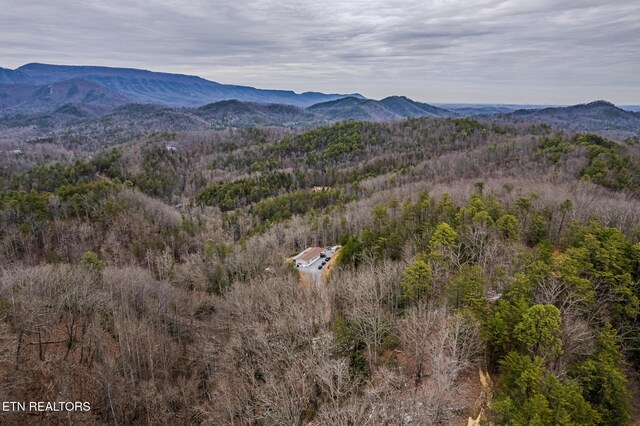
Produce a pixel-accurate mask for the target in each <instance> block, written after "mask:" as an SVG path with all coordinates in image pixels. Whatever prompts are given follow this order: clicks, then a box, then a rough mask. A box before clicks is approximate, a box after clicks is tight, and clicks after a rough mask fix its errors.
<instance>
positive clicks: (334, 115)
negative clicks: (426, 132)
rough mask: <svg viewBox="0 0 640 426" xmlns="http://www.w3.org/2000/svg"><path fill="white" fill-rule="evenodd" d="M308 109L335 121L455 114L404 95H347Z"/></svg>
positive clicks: (449, 115)
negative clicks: (378, 98)
mask: <svg viewBox="0 0 640 426" xmlns="http://www.w3.org/2000/svg"><path fill="white" fill-rule="evenodd" d="M308 111H311V112H313V113H315V114H318V115H321V116H324V117H327V118H328V119H331V120H336V121H341V120H367V121H388V120H399V119H402V118H410V117H452V116H456V115H457V114H455V113H453V112H451V111H448V110H445V109H442V108H438V107H435V106H433V105H429V104H424V103H420V102H415V101H412V100H411V99H409V98H406V97H404V96H390V97H388V98H385V99H382V100H380V101H375V100H372V99H359V98H354V97H349V98H343V99H338V100H335V101H329V102H323V103H319V104H316V105H312V106H311V107H309V108H308Z"/></svg>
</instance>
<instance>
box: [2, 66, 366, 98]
mask: <svg viewBox="0 0 640 426" xmlns="http://www.w3.org/2000/svg"><path fill="white" fill-rule="evenodd" d="M74 79H83V80H86V81H89V82H92V83H95V84H99V85H101V86H103V88H104V89H105V90H108V91H110V92H112V93H115V94H118V95H119V96H121V97H123V98H126V99H128V100H129V101H130V102H137V103H153V104H161V105H168V106H191V107H193V106H201V105H205V104H209V103H212V102H218V101H222V100H230V99H236V100H241V101H249V102H261V103H281V104H288V105H296V106H300V107H306V106H310V105H313V104H315V103H318V102H325V101H330V100H334V99H339V98H343V97H345V96H355V97H360V98H362V95H359V94H354V95H340V94H324V93H318V92H305V93H301V94H297V93H295V92H293V91H287V90H263V89H256V88H253V87H247V86H236V85H227V84H220V83H216V82H213V81H209V80H205V79H203V78H200V77H196V76H190V75H182V74H168V73H161V72H152V71H146V70H139V69H132V68H109V67H94V66H70V65H47V64H37V63H33V64H26V65H23V66H21V67H20V68H18V69H16V70H9V69H6V68H0V83H3V84H15V83H19V84H30V85H50V84H53V83H60V82H63V81H68V80H74Z"/></svg>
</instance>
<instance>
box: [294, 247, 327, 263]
mask: <svg viewBox="0 0 640 426" xmlns="http://www.w3.org/2000/svg"><path fill="white" fill-rule="evenodd" d="M323 251H324V249H323V248H322V247H309V248H308V249H306V250H305V251H303V252H302V253H300V254H299V255H297V256H296V257H294V259H295V260H299V261H302V262H308V261H310V260H312V259H315V258H316V257H318V256H320V253H322V252H323Z"/></svg>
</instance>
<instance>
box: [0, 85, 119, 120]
mask: <svg viewBox="0 0 640 426" xmlns="http://www.w3.org/2000/svg"><path fill="white" fill-rule="evenodd" d="M129 102H131V101H130V99H128V98H127V97H126V96H123V95H121V94H119V93H116V92H113V91H111V90H109V89H107V88H105V87H104V86H102V85H100V84H97V83H94V82H91V81H88V80H85V79H81V78H72V79H69V80H64V81H60V82H52V83H47V84H43V85H33V84H0V110H2V111H3V112H4V113H40V112H51V111H54V110H55V109H57V108H59V107H61V106H63V105H67V104H73V105H76V106H78V107H81V108H85V109H87V110H89V111H92V112H94V113H96V114H97V113H103V112H106V111H108V110H110V109H113V108H115V107H117V106H120V105H124V104H126V103H129Z"/></svg>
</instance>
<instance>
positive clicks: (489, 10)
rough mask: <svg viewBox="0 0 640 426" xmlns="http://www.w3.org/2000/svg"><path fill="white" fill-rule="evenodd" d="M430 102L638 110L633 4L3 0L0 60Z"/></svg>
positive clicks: (638, 44) (639, 23)
mask: <svg viewBox="0 0 640 426" xmlns="http://www.w3.org/2000/svg"><path fill="white" fill-rule="evenodd" d="M29 62H42V63H52V64H68V65H104V66H120V67H130V68H144V69H150V70H153V71H165V72H176V73H184V74H193V75H199V76H201V77H204V78H207V79H209V80H213V81H217V82H220V83H227V84H241V85H249V86H254V87H259V88H265V89H287V90H294V91H296V92H303V91H322V92H326V93H355V92H358V93H361V94H363V95H365V96H367V97H371V98H376V99H380V98H383V97H386V96H390V95H404V96H408V97H410V98H412V99H415V100H419V101H423V102H452V103H455V102H457V103H519V104H575V103H583V102H589V101H592V100H596V99H605V100H608V101H611V102H614V103H616V104H619V105H625V104H640V1H638V0H628V1H627V0H608V1H607V0H579V1H574V0H566V1H558V0H504V1H488V0H387V1H379V0H366V1H362V0H323V1H308V0H256V1H249V0H234V1H219V0H210V1H205V0H96V1H92V0H85V1H78V0H0V66H1V67H5V68H17V67H19V66H20V65H23V64H25V63H29Z"/></svg>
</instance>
